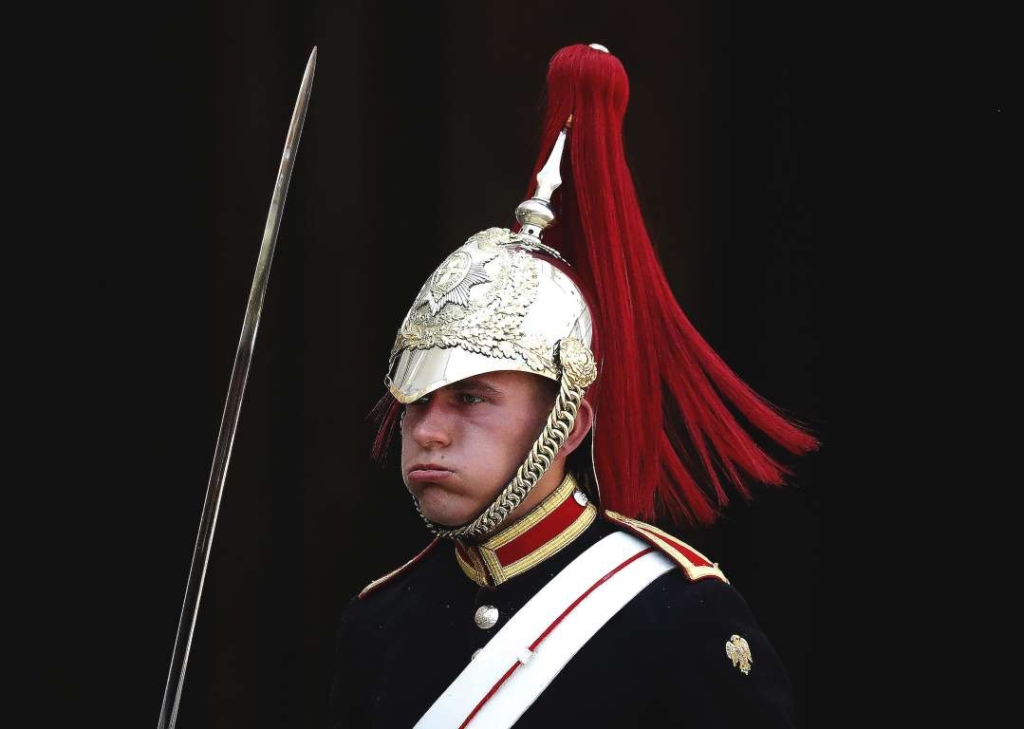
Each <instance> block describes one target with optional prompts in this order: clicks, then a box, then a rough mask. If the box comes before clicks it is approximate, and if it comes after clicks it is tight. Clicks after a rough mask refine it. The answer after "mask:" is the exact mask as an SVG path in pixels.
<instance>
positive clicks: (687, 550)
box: [604, 511, 729, 582]
mask: <svg viewBox="0 0 1024 729" xmlns="http://www.w3.org/2000/svg"><path fill="white" fill-rule="evenodd" d="M604 515H605V517H606V518H607V519H608V521H611V522H613V523H615V524H618V525H619V526H621V527H623V528H624V529H625V530H626V531H628V532H630V533H631V534H635V535H636V536H638V537H640V538H641V539H643V540H644V541H647V542H650V543H651V544H653V545H654V546H655V547H657V548H658V549H660V550H661V551H662V552H664V553H665V554H666V555H668V556H669V557H671V558H672V560H673V561H674V562H676V563H677V564H678V565H679V566H680V567H682V568H683V573H684V574H685V575H686V578H687V579H688V580H690V582H696V581H697V580H704V579H707V578H709V577H713V578H715V579H718V580H721V581H722V582H728V581H729V580H727V579H726V578H725V575H724V574H722V570H720V569H718V563H717V562H712V561H711V560H710V559H708V558H707V557H705V556H704V555H703V554H701V553H700V552H698V551H697V550H696V549H694V548H693V547H691V546H690V545H689V544H687V543H686V542H683V541H680V540H679V539H676V538H675V537H673V536H672V535H671V534H668V533H667V532H663V531H662V530H661V529H658V527H656V526H651V525H650V524H645V523H644V522H642V521H638V520H636V519H630V518H629V517H628V516H623V515H622V514H619V513H618V512H615V511H606V512H604Z"/></svg>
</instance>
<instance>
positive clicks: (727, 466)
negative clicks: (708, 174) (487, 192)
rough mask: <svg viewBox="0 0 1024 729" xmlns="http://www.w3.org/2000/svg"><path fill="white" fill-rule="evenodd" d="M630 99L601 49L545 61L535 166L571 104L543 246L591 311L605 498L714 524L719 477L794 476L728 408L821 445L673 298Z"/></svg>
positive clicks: (620, 73)
mask: <svg viewBox="0 0 1024 729" xmlns="http://www.w3.org/2000/svg"><path fill="white" fill-rule="evenodd" d="M628 99H629V79H628V77H627V76H626V72H625V69H623V67H622V64H621V63H620V62H619V60H618V59H617V58H616V57H615V56H613V55H611V54H610V53H606V52H604V51H600V50H595V49H594V48H592V47H589V46H586V45H582V44H579V45H573V46H568V47H566V48H563V49H561V50H560V51H558V52H557V53H556V54H555V55H554V57H553V58H552V59H551V64H550V66H549V69H548V77H547V100H548V108H547V113H546V117H545V120H544V126H543V136H542V139H541V146H540V149H541V154H540V156H539V158H538V160H537V163H536V165H535V168H534V175H536V173H537V172H538V171H539V170H540V168H541V167H542V166H543V165H544V163H545V161H546V160H547V155H548V153H549V151H550V150H551V147H552V145H553V144H554V141H555V137H556V136H557V135H558V133H559V131H561V130H562V128H563V127H564V126H565V123H566V120H567V119H568V118H569V116H570V114H571V115H572V130H571V132H570V134H569V139H568V145H567V147H568V152H567V154H566V156H565V159H564V160H563V163H562V177H563V180H564V182H563V185H562V187H561V189H560V190H559V193H557V194H560V195H561V211H560V215H559V223H558V225H556V226H554V227H552V228H550V229H549V230H547V231H545V239H544V242H545V243H546V244H547V245H550V246H551V247H553V248H555V249H557V250H558V251H560V253H561V254H562V255H563V256H564V257H565V258H566V260H568V261H569V262H570V263H571V264H572V265H573V266H574V267H575V269H574V271H575V276H574V278H577V279H578V280H579V283H580V284H581V285H582V287H583V289H584V290H585V291H586V293H587V296H588V299H589V300H590V303H591V305H592V307H593V308H594V312H593V314H594V319H595V330H596V333H597V335H598V336H597V337H596V339H597V346H599V347H600V349H601V350H602V351H601V352H595V355H596V356H598V358H599V359H598V361H599V362H600V363H601V370H600V376H599V377H598V380H597V382H596V383H595V384H594V385H593V386H592V387H591V391H590V392H589V393H588V399H589V400H590V402H591V404H592V405H593V406H594V409H595V412H596V413H597V415H598V424H599V430H597V431H596V440H595V449H594V450H595V463H596V469H597V475H598V480H599V482H600V484H601V506H602V508H604V509H612V510H614V511H618V512H621V513H623V514H626V515H628V516H635V517H639V518H647V519H650V518H653V517H654V516H655V512H656V511H662V512H664V513H665V514H666V515H667V516H669V517H670V518H672V519H674V520H677V521H678V520H680V519H683V520H686V521H688V522H691V523H693V522H699V523H711V522H713V521H714V520H715V518H716V517H717V516H718V512H719V507H721V506H724V505H726V504H727V503H728V500H729V498H728V495H727V493H726V490H725V488H724V487H723V482H726V483H729V484H731V485H732V486H733V487H734V488H735V489H736V491H737V492H738V493H740V494H741V495H742V496H743V497H744V498H750V489H749V486H748V483H749V482H751V481H753V482H761V483H765V484H769V485H781V484H782V483H783V482H784V476H785V475H787V474H789V473H790V471H789V470H788V469H787V468H786V467H784V466H783V465H781V464H779V463H778V462H776V461H775V460H773V459H772V458H771V457H769V455H768V454H767V453H765V451H764V450H762V448H760V447H759V446H758V445H757V443H755V442H754V440H753V438H752V437H751V434H750V433H748V432H747V431H746V430H745V429H744V427H743V426H742V425H741V424H740V423H739V422H738V421H737V418H736V417H735V416H734V415H733V413H732V412H731V411H730V408H729V406H732V408H733V409H734V410H735V411H736V412H738V413H739V414H740V415H742V417H743V418H745V419H746V421H747V422H748V423H749V425H750V427H751V428H752V429H754V430H756V431H760V432H761V433H763V434H764V435H766V436H768V437H769V438H770V439H771V440H773V441H775V442H776V443H778V444H779V445H781V446H782V447H783V448H785V449H786V450H788V451H790V452H791V453H795V454H803V453H806V452H808V451H811V450H814V449H816V448H817V447H818V441H817V439H815V438H814V436H812V435H811V434H810V433H808V432H807V431H806V430H804V429H803V428H801V427H800V426H799V425H797V424H795V423H794V422H791V421H790V420H787V419H786V418H785V417H784V416H783V415H781V414H780V413H779V412H778V411H777V410H776V409H775V408H774V407H773V406H772V405H771V404H769V403H768V402H767V401H766V400H764V399H763V398H762V397H761V396H760V395H758V394H757V393H756V392H754V391H753V390H752V389H751V388H750V387H749V386H748V385H746V384H745V383H744V382H743V381H741V380H740V379H739V377H737V376H736V374H735V373H734V372H733V371H732V370H731V369H729V367H728V366H727V365H726V364H725V362H724V361H722V359H721V358H720V357H719V356H718V354H717V353H715V351H714V350H713V349H712V348H711V347H710V346H709V345H708V343H707V342H706V341H705V340H704V339H703V337H701V335H700V334H699V333H698V332H697V330H696V329H694V327H693V325H692V324H691V323H690V321H689V320H688V319H687V317H686V315H685V314H684V313H683V310H682V309H681V308H680V306H679V304H678V302H677V301H676V299H675V296H674V295H673V293H672V289H671V288H670V287H669V284H668V281H667V280H666V278H665V273H664V271H663V270H662V268H661V264H660V263H659V262H658V258H657V255H656V254H655V251H654V248H653V246H652V245H651V240H650V238H649V236H648V234H647V229H646V227H645V226H644V221H643V218H642V216H641V213H640V206H639V203H638V201H637V197H636V191H635V189H634V185H633V178H632V176H631V175H630V172H629V168H628V166H627V164H626V157H625V152H624V149H623V141H622V121H623V117H624V116H625V112H626V105H627V102H628ZM532 190H533V186H531V188H530V190H529V191H528V194H529V193H532Z"/></svg>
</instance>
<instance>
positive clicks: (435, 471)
mask: <svg viewBox="0 0 1024 729" xmlns="http://www.w3.org/2000/svg"><path fill="white" fill-rule="evenodd" d="M453 475H455V474H454V472H453V471H451V470H449V469H447V468H444V467H443V466H439V465H437V464H435V463H417V464H416V465H414V466H413V467H412V468H410V469H409V472H408V476H409V480H410V481H415V482H417V483H438V482H441V481H445V480H447V479H449V478H451V477H452V476H453Z"/></svg>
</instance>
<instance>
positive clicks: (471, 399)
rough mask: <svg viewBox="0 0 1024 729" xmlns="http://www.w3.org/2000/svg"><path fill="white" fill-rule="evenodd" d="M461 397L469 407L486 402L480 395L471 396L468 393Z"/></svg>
mask: <svg viewBox="0 0 1024 729" xmlns="http://www.w3.org/2000/svg"><path fill="white" fill-rule="evenodd" d="M461 397H462V402H464V403H466V404H467V405H477V404H479V403H482V402H485V400H484V399H483V398H482V397H480V396H478V395H470V394H469V393H468V392H464V393H462V395H461Z"/></svg>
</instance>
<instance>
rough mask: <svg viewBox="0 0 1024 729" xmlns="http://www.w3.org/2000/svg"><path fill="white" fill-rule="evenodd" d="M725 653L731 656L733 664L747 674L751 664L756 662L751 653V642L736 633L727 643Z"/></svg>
mask: <svg viewBox="0 0 1024 729" xmlns="http://www.w3.org/2000/svg"><path fill="white" fill-rule="evenodd" d="M725 655H727V656H729V660H730V661H732V665H734V666H736V667H737V668H739V669H740V671H742V672H743V675H744V676H746V675H747V674H749V673H750V666H751V664H752V663H753V662H754V658H753V656H751V655H750V644H749V643H747V641H746V640H745V639H743V638H741V637H740V636H738V635H734V636H732V637H731V638H729V640H728V641H727V642H726V644H725Z"/></svg>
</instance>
